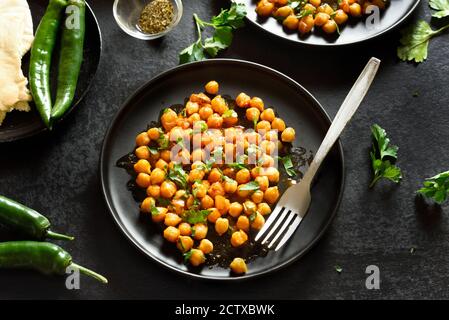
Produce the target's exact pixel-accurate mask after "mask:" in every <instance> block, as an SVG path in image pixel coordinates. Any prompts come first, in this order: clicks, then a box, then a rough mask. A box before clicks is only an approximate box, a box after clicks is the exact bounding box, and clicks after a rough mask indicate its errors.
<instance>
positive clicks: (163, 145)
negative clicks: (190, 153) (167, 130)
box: [157, 129, 170, 150]
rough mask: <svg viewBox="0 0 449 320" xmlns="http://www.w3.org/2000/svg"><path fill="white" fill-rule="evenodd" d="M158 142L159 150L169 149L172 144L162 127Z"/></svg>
mask: <svg viewBox="0 0 449 320" xmlns="http://www.w3.org/2000/svg"><path fill="white" fill-rule="evenodd" d="M157 143H158V144H159V150H165V149H168V146H169V145H170V141H169V140H168V138H167V136H166V135H165V134H164V132H163V131H162V129H160V130H159V138H158V139H157Z"/></svg>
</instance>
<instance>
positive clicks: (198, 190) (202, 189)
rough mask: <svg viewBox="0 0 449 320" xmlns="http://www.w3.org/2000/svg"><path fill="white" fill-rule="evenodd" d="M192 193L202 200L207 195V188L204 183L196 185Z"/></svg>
mask: <svg viewBox="0 0 449 320" xmlns="http://www.w3.org/2000/svg"><path fill="white" fill-rule="evenodd" d="M192 192H193V194H194V195H195V197H196V198H198V199H202V198H204V197H205V196H206V195H207V187H206V186H205V185H204V184H202V183H194V185H193V186H192Z"/></svg>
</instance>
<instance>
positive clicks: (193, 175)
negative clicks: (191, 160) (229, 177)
mask: <svg viewBox="0 0 449 320" xmlns="http://www.w3.org/2000/svg"><path fill="white" fill-rule="evenodd" d="M205 174H206V173H205V172H204V171H203V170H201V169H193V170H191V171H190V172H189V176H188V180H189V182H194V181H198V180H203V178H204V176H205Z"/></svg>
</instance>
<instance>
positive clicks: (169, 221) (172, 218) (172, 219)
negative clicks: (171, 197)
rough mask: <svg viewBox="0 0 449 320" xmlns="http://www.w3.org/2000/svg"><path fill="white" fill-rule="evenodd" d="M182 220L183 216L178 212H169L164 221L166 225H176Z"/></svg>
mask: <svg viewBox="0 0 449 320" xmlns="http://www.w3.org/2000/svg"><path fill="white" fill-rule="evenodd" d="M181 221H182V219H181V217H180V216H178V215H177V214H176V213H173V212H169V213H167V215H166V216H165V220H164V223H165V225H166V226H172V227H176V226H177V225H178V224H179V223H180V222H181Z"/></svg>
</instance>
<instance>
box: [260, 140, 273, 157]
mask: <svg viewBox="0 0 449 320" xmlns="http://www.w3.org/2000/svg"><path fill="white" fill-rule="evenodd" d="M260 149H261V150H262V151H263V152H264V153H266V154H267V155H270V154H274V152H275V151H276V143H274V142H273V141H269V140H264V141H262V142H261V143H260Z"/></svg>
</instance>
